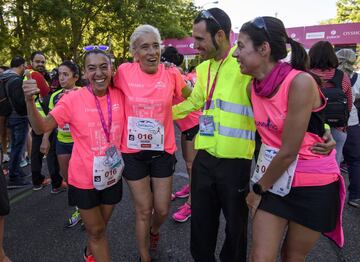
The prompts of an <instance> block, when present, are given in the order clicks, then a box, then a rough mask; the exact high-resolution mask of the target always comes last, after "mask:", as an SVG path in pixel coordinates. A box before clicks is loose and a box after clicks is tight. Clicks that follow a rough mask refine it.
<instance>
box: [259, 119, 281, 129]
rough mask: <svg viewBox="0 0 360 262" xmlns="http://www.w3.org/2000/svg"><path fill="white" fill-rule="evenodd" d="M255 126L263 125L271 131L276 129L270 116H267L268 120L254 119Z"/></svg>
mask: <svg viewBox="0 0 360 262" xmlns="http://www.w3.org/2000/svg"><path fill="white" fill-rule="evenodd" d="M255 124H256V126H258V127H264V128H267V129H270V130H273V131H278V127H277V126H276V125H275V124H274V123H272V122H271V120H270V118H268V120H267V121H266V122H263V121H256V122H255Z"/></svg>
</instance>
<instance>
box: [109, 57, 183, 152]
mask: <svg viewBox="0 0 360 262" xmlns="http://www.w3.org/2000/svg"><path fill="white" fill-rule="evenodd" d="M114 84H115V87H117V88H119V89H120V90H121V91H122V92H123V93H124V98H125V99H124V106H125V125H126V126H125V128H124V134H123V136H122V142H121V147H120V148H121V152H123V153H136V152H139V151H140V150H135V149H130V148H128V147H127V139H128V129H127V123H128V117H142V118H152V119H156V120H158V121H160V122H161V123H162V124H163V125H164V150H165V151H166V152H168V153H169V154H173V153H174V152H175V150H176V143H175V133H174V125H173V120H172V102H173V98H174V97H181V90H182V89H183V88H184V87H185V85H186V84H185V82H184V80H183V78H182V76H181V74H180V72H179V71H178V70H177V69H176V68H169V69H165V67H164V65H162V64H161V65H159V67H158V71H157V72H156V73H155V74H147V73H145V72H143V71H142V70H141V68H140V64H139V63H125V64H122V65H120V66H119V68H118V69H117V71H116V74H115V77H114Z"/></svg>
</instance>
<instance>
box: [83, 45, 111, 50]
mask: <svg viewBox="0 0 360 262" xmlns="http://www.w3.org/2000/svg"><path fill="white" fill-rule="evenodd" d="M109 48H110V47H108V46H107V45H88V46H85V47H83V50H84V51H85V52H89V51H93V50H101V51H107V50H109Z"/></svg>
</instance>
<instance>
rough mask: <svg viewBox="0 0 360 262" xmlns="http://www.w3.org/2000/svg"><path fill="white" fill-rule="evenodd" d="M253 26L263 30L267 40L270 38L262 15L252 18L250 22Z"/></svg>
mask: <svg viewBox="0 0 360 262" xmlns="http://www.w3.org/2000/svg"><path fill="white" fill-rule="evenodd" d="M250 23H251V24H252V25H253V26H255V27H256V28H257V29H260V30H263V31H264V32H265V34H266V36H267V38H268V39H269V40H271V37H270V34H269V31H268V29H267V26H266V23H265V20H264V18H263V17H262V16H259V17H256V18H255V19H254V20H252V21H251V22H250Z"/></svg>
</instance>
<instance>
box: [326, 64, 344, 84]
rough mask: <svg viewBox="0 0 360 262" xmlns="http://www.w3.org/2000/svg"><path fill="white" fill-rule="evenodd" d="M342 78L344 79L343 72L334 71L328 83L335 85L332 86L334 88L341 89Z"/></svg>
mask: <svg viewBox="0 0 360 262" xmlns="http://www.w3.org/2000/svg"><path fill="white" fill-rule="evenodd" d="M343 78H344V72H343V71H341V70H339V69H335V74H334V76H333V77H332V78H331V79H330V80H329V81H328V82H331V83H333V84H334V85H335V86H334V87H335V88H336V87H338V88H340V89H342V81H343Z"/></svg>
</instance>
